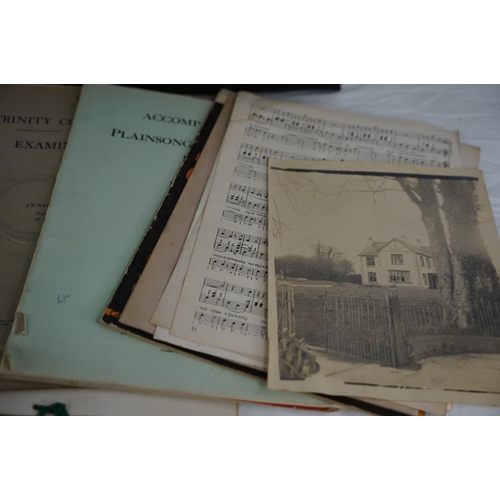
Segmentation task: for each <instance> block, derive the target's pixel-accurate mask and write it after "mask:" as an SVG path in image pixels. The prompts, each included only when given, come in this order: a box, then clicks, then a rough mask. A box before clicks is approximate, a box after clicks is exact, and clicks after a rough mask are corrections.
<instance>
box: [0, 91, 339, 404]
mask: <svg viewBox="0 0 500 500" xmlns="http://www.w3.org/2000/svg"><path fill="white" fill-rule="evenodd" d="M211 107H212V103H211V102H208V101H204V100H199V99H195V98H190V97H180V96H174V95H168V94H160V93H155V92H149V91H143V90H137V89H130V88H124V87H114V86H85V87H84V88H83V90H82V94H81V99H80V103H79V106H78V109H77V113H76V116H75V120H74V124H73V129H72V131H71V135H70V139H69V143H68V146H67V149H66V153H65V156H64V159H63V162H62V165H61V170H60V173H59V176H58V179H57V182H56V186H55V190H54V194H53V197H52V200H51V204H50V209H49V211H48V214H47V219H46V222H45V225H44V228H43V230H42V234H41V237H40V240H39V243H38V247H37V250H36V252H35V257H34V260H33V263H32V266H31V269H30V273H29V276H28V280H27V283H26V285H25V289H24V293H23V297H22V299H21V303H20V305H19V307H18V311H17V313H16V323H15V325H14V328H13V331H12V333H11V335H10V337H9V340H8V344H7V353H6V355H5V356H4V358H3V367H2V370H3V371H4V373H5V372H7V373H9V374H11V375H12V376H13V377H18V378H36V379H38V380H45V381H53V382H56V383H62V384H72V385H81V386H94V387H107V388H110V387H115V388H116V387H121V388H128V389H137V390H143V391H150V392H164V393H182V394H187V395H191V396H196V395H200V396H206V397H215V398H223V399H235V400H244V401H255V402H268V403H277V404H286V405H302V406H316V407H320V406H325V407H326V406H331V405H329V404H328V403H326V402H322V401H321V400H320V399H316V398H314V397H311V396H307V395H301V394H288V393H284V392H273V391H269V390H268V389H267V388H266V383H265V382H263V381H259V380H257V379H253V378H251V377H247V376H244V375H239V374H235V373H233V372H231V371H228V370H225V369H222V368H219V367H215V366H212V365H210V364H208V363H205V362H203V361H199V360H196V359H192V358H189V357H187V356H183V355H180V354H175V353H172V352H169V351H167V350H165V349H161V348H160V347H157V346H154V345H150V344H148V343H146V342H142V341H140V340H137V339H135V338H132V337H129V336H125V335H122V334H120V333H117V332H115V331H112V330H110V329H108V328H106V327H104V326H102V325H100V324H99V323H98V320H99V318H100V316H101V314H102V311H103V308H104V307H105V305H106V304H107V303H108V301H109V298H110V297H111V295H112V294H113V291H114V290H115V288H116V286H117V284H118V283H119V282H120V280H121V278H122V275H123V272H124V270H125V269H126V268H127V266H128V264H129V262H130V260H131V259H132V257H133V255H134V253H135V251H136V249H137V246H138V244H139V242H140V241H141V238H142V237H143V236H144V234H145V232H146V231H147V228H148V227H149V224H150V223H151V220H152V218H153V217H154V215H155V212H156V209H157V207H158V206H159V205H160V203H161V201H162V200H163V198H164V195H165V193H166V192H167V191H168V189H169V187H170V185H171V183H172V181H173V179H174V177H175V175H176V173H177V171H178V170H179V168H180V166H181V164H182V161H183V159H184V157H185V156H186V155H187V154H188V152H189V149H190V146H191V144H192V142H193V141H194V140H195V138H196V135H197V132H198V130H199V129H200V128H201V126H202V124H203V122H204V120H205V118H206V117H207V116H208V114H209V112H210V109H211Z"/></svg>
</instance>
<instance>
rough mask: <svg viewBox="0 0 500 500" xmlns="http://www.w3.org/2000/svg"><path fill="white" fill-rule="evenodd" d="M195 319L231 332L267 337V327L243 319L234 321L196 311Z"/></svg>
mask: <svg viewBox="0 0 500 500" xmlns="http://www.w3.org/2000/svg"><path fill="white" fill-rule="evenodd" d="M194 319H195V321H199V322H200V323H205V324H206V325H210V326H215V327H218V328H221V329H222V330H230V331H231V332H234V331H239V332H241V333H243V334H244V335H258V336H259V337H262V339H267V328H266V327H263V326H259V325H254V324H252V323H245V322H243V321H234V320H232V319H226V318H221V317H218V316H213V315H212V314H204V313H201V312H196V313H195V315H194Z"/></svg>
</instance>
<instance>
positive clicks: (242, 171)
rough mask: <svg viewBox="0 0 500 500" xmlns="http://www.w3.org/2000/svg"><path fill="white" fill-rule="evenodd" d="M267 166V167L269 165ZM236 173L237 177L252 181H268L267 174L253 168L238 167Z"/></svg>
mask: <svg viewBox="0 0 500 500" xmlns="http://www.w3.org/2000/svg"><path fill="white" fill-rule="evenodd" d="M265 166H266V167H267V164H266V165H265ZM234 173H235V175H238V176H240V177H244V178H245V179H250V180H252V181H267V172H261V171H259V170H255V169H254V168H252V167H247V166H246V165H238V166H237V167H236V168H235V169H234Z"/></svg>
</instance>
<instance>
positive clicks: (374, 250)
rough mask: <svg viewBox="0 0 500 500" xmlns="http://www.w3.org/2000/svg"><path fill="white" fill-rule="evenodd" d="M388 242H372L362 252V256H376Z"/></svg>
mask: <svg viewBox="0 0 500 500" xmlns="http://www.w3.org/2000/svg"><path fill="white" fill-rule="evenodd" d="M387 244H388V243H377V242H375V243H372V244H371V245H369V246H367V247H366V248H365V249H364V250H363V251H362V252H361V253H360V254H359V256H360V257H376V256H377V255H378V253H379V252H380V250H382V248H384V247H385V246H386V245H387Z"/></svg>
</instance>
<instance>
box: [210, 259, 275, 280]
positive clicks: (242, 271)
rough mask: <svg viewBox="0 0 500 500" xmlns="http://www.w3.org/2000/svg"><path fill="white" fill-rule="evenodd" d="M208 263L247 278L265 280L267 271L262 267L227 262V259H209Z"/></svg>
mask: <svg viewBox="0 0 500 500" xmlns="http://www.w3.org/2000/svg"><path fill="white" fill-rule="evenodd" d="M209 265H210V267H212V268H215V269H222V270H224V271H230V272H233V273H234V274H238V275H240V276H245V277H247V278H256V279H261V280H264V281H266V280H267V277H268V272H267V271H266V270H264V269H253V268H251V267H248V266H243V265H241V264H236V263H235V262H229V261H227V260H220V259H210V264H209Z"/></svg>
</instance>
